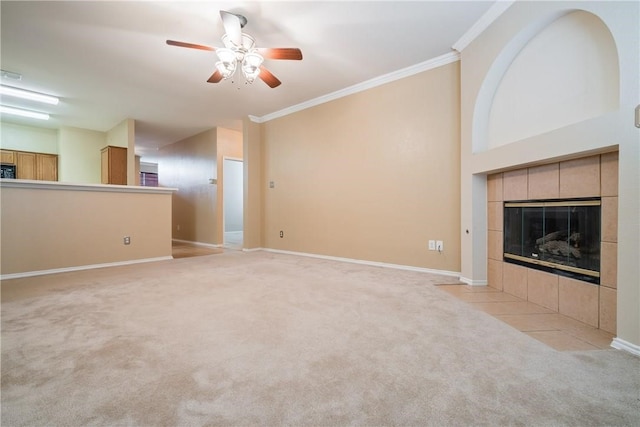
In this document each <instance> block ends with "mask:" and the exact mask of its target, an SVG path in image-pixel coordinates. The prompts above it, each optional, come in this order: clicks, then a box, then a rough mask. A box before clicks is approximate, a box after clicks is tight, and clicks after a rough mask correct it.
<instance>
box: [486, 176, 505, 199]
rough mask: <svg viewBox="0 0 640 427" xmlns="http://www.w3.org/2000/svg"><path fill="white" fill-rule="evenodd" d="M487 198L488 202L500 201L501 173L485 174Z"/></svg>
mask: <svg viewBox="0 0 640 427" xmlns="http://www.w3.org/2000/svg"><path fill="white" fill-rule="evenodd" d="M487 200H488V201H490V202H501V201H502V200H503V199H502V174H501V173H494V174H492V175H488V176H487Z"/></svg>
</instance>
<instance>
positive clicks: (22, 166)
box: [16, 151, 38, 179]
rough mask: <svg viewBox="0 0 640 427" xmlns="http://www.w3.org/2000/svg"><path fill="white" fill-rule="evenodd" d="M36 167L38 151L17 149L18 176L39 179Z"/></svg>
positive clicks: (19, 177)
mask: <svg viewBox="0 0 640 427" xmlns="http://www.w3.org/2000/svg"><path fill="white" fill-rule="evenodd" d="M36 169H37V162H36V153H27V152H23V151H16V177H17V178H18V179H38V175H37V173H36Z"/></svg>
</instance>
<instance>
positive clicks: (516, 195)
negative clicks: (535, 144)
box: [502, 169, 527, 200]
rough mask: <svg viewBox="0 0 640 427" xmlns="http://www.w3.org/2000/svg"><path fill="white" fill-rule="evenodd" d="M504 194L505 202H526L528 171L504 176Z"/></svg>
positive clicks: (512, 172) (517, 171)
mask: <svg viewBox="0 0 640 427" xmlns="http://www.w3.org/2000/svg"><path fill="white" fill-rule="evenodd" d="M502 194H503V197H504V200H526V199H527V170H526V169H519V170H515V171H509V172H505V173H504V174H503V175H502Z"/></svg>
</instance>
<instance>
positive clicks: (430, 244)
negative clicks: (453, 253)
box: [429, 240, 436, 251]
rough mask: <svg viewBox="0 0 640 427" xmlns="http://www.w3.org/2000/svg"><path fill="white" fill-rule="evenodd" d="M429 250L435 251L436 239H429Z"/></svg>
mask: <svg viewBox="0 0 640 427" xmlns="http://www.w3.org/2000/svg"><path fill="white" fill-rule="evenodd" d="M429 250H430V251H435V250H436V241H435V240H429Z"/></svg>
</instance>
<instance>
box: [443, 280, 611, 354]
mask: <svg viewBox="0 0 640 427" xmlns="http://www.w3.org/2000/svg"><path fill="white" fill-rule="evenodd" d="M437 287H438V289H442V290H444V291H445V292H447V293H449V294H451V295H453V296H455V297H456V298H459V299H461V300H463V301H465V302H467V303H469V304H470V305H471V306H472V307H474V308H476V309H477V310H480V311H484V312H485V313H487V314H490V315H492V316H494V317H495V318H496V319H500V320H502V321H503V322H505V323H506V324H508V325H510V326H512V327H513V328H515V329H517V330H519V331H521V332H523V333H526V334H528V335H530V336H531V337H533V338H536V339H537V340H539V341H541V342H543V343H545V344H547V345H548V346H550V347H552V348H554V349H556V350H558V351H578V350H600V349H609V348H611V347H610V345H611V341H612V340H613V338H614V334H611V333H609V332H607V331H604V330H601V329H597V328H594V327H593V326H590V325H587V324H586V323H582V322H580V321H578V320H575V319H572V318H570V317H568V316H565V315H562V314H559V313H558V312H556V311H554V310H550V309H548V308H546V307H542V306H540V305H538V304H534V303H532V302H530V301H526V300H524V299H522V298H518V297H516V296H514V295H511V294H509V293H506V292H502V291H500V290H498V289H495V288H491V287H487V286H480V287H478V286H468V285H465V284H443V285H438V286H437Z"/></svg>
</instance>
